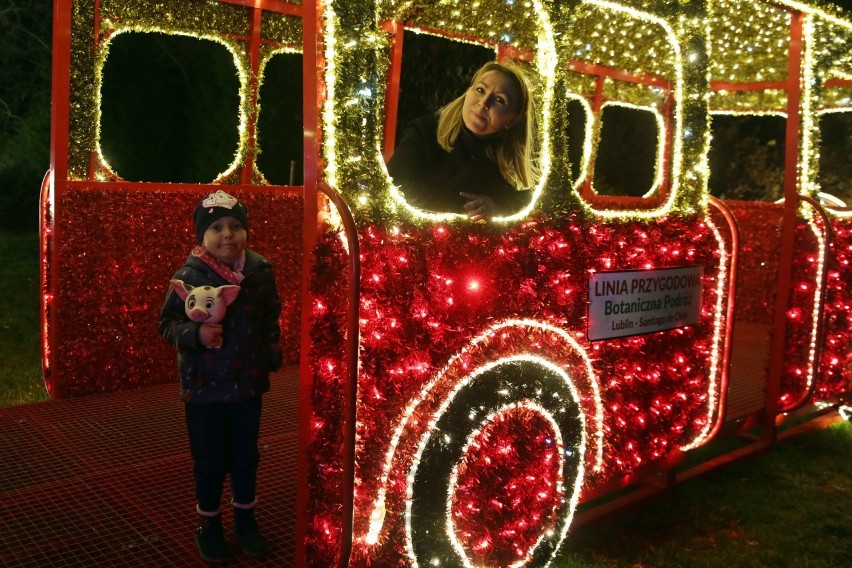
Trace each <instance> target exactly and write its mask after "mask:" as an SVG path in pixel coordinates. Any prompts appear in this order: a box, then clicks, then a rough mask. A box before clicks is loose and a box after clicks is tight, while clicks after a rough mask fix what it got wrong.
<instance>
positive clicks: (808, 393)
mask: <svg viewBox="0 0 852 568" xmlns="http://www.w3.org/2000/svg"><path fill="white" fill-rule="evenodd" d="M796 197H798V200H799V201H800V202H801V201H805V202H807V203H808V204H809V205H810V206H811V207H813V208H814V210H815V211H816V212H817V214H819V216H820V217H821V218H822V224H823V227H824V228H825V253H824V259H823V260H824V262H825V265H826V266H827V264H828V250H829V248H830V247H831V241H832V238H833V236H834V231H833V230H832V228H831V218H830V217H829V216H828V213H827V212H826V210H825V208H823V206H822V205H820V203H819V201H817V200H816V199H814V198H813V197H810V196H808V195H801V194H799V195H797V196H796ZM827 288H828V277H827V276H826V271H825V270H823V273H822V282H821V283H820V295H819V305H817V306H816V308H817V313H819V317H818V318H817V321H816V323H815V324H814V325H815V326H816V330H815V333H814V335H815V336H816V337H815V339H814V341H815V343H816V345H817V346H819V345H821V344H822V328H823V325H822V320H823V317H822V316H823V310H824V308H825V294H826V290H827ZM813 374H814V379H813V380H812V381H811V384H810V385H809V386H808V388H807V389H806V390H805V392H804V394H803V395H802V396H801V397H800V398H799V400H797V401H796V402H794V403H793V404H792V405H791V406H789V407H786V408H784V409H783V412H785V413H786V412H792V411H794V410H796V409H798V408H801V407H802V406H804V405H805V404H806V403H807V402H808V400H810V398H811V397H812V396H813V394H814V391H815V390H816V382H817V380H816V379H817V375H819V347H817V350H816V355H815V359H814V369H813Z"/></svg>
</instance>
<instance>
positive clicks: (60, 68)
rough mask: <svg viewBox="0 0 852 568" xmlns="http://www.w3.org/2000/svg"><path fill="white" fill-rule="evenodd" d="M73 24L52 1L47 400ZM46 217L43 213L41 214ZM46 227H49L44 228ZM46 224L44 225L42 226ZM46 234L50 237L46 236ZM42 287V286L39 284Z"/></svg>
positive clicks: (51, 390) (52, 382)
mask: <svg viewBox="0 0 852 568" xmlns="http://www.w3.org/2000/svg"><path fill="white" fill-rule="evenodd" d="M72 25H73V18H72V11H71V0H56V2H54V3H53V47H52V55H51V57H52V63H51V64H52V72H51V105H50V170H51V172H52V173H53V175H51V176H50V177H51V179H50V180H49V182H48V183H50V184H51V187H50V189H49V191H48V196H49V199H50V203H49V208H50V211H49V215H47V217H48V218H47V220H46V221H47V223H44V222H43V223H42V226H41V236H40V240H41V242H42V244H43V246H42V251H41V252H42V255H43V259H42V260H43V261H46V262H49V265H48V266H45V267H43V269H42V270H43V271H44V272H42V274H44V275H45V277H46V279H47V283H46V286H45V285H43V286H42V289H41V294H42V300H41V302H42V315H41V317H42V318H46V319H47V321H46V322H43V324H42V338H41V341H42V357H43V360H42V369H48V370H49V376H46V377H45V379H47V381H48V383H49V384H46V385H45V386H47V387H48V394H50V398H52V399H55V398H60V397H61V396H62V385H61V377H59V376H58V375H57V370H56V365H54V362H55V361H56V353H57V349H58V347H59V331H60V330H59V317H58V316H57V314H58V311H59V310H58V308H59V303H60V301H61V300H60V297H59V294H58V293H57V291H58V282H59V281H60V276H61V274H62V266H61V264H60V262H61V255H60V254H58V252H59V251H57V250H56V249H55V247H56V243H57V242H60V240H59V239H60V233H61V231H62V229H61V227H59V224H58V223H57V222H56V204H57V202H59V201H61V199H62V196H63V193H64V190H65V187H66V184H67V181H68V146H69V139H70V136H69V132H68V130H69V128H70V108H71V28H72ZM41 214H42V216H43V217H44V216H46V215H45V212H42V213H41ZM48 224H49V225H48ZM46 225H48V226H46ZM48 231H50V234H49V235H48ZM43 284H44V283H43ZM46 288H48V289H46Z"/></svg>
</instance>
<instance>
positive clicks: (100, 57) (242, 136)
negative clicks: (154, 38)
mask: <svg viewBox="0 0 852 568" xmlns="http://www.w3.org/2000/svg"><path fill="white" fill-rule="evenodd" d="M128 32H135V33H143V34H149V33H160V34H164V35H173V36H183V37H191V38H193V39H199V40H209V41H212V42H215V43H218V44H220V45H222V46H224V47H225V48H226V49H227V50H228V53H230V54H231V57H232V58H233V60H234V67H235V68H236V70H237V77H238V79H239V83H240V88H239V104H238V105H237V108H238V118H239V123H238V126H237V132H238V139H239V143H238V144H237V150H236V152H235V154H234V158H233V160H232V161H231V163H230V164H229V165H228V167H227V168H226V169H225V171H223V172H221V173H220V174H218V175H217V176H216V177H215V179H214V180H213V181H212V182H211V183H218V182H221V181H222V180H223V179H225V178H227V177H228V176H229V175H231V174H232V173H234V172H235V171H236V170H237V168H239V166H240V163H241V162H242V158H243V156H244V155H245V152H246V148H247V146H248V140H247V138H248V113H247V111H246V108H247V106H248V100H249V78H248V75H249V74H248V71H247V70H246V62H245V61H244V60H243V57H241V56H240V52H241V50H240V48H239V45H238V44H237V43H236V42H231V41H228V40H227V39H226V38H225V37H223V36H217V35H211V34H198V33H191V32H185V31H181V30H172V29H167V28H161V27H157V26H141V25H125V26H119V27H115V28H113V29H111V33H110V34H109V36H107V37H106V38H105V39H104V41H103V42H102V43H100V44H99V49H98V52H97V62H96V65H95V83H96V85H95V109H94V111H95V140H94V143H95V154H96V155H97V159H98V164H100V166H101V168H103V170H105V171H107V172H109V173H110V174H111V175H112V176H114V177H116V178H118V177H119V176H118V175H117V174H116V172H115V170H114V169H113V167H112V166H111V165H110V164H109V161H108V160H107V159H106V156H104V155H103V151H102V149H101V96H102V95H101V89H102V87H103V68H104V65H105V64H106V60H107V57H108V56H109V46H110V44H111V43H112V41H113V40H114V39H115V38H116V37H118V36H119V35H121V34H124V33H128ZM96 179H98V180H99V181H105V180H106V179H107V178H106V177H104V174H103V173H102V172H100V171H99V172H96Z"/></svg>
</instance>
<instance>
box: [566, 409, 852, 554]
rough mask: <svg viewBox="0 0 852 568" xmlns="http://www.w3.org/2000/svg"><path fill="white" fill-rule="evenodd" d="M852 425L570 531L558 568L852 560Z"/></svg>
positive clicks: (789, 443) (791, 443)
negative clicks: (612, 516) (613, 516)
mask: <svg viewBox="0 0 852 568" xmlns="http://www.w3.org/2000/svg"><path fill="white" fill-rule="evenodd" d="M850 465H852V423H850V422H840V423H837V424H834V425H833V426H830V427H829V428H826V429H824V430H819V431H816V432H811V433H808V434H803V435H800V436H797V437H794V438H790V439H787V440H784V441H782V442H779V443H778V444H776V445H775V446H773V447H772V448H771V449H770V450H769V451H768V452H766V453H763V454H760V455H757V456H754V457H750V458H747V459H745V460H743V461H739V462H735V463H733V464H729V465H727V466H725V467H722V468H720V469H717V470H714V471H712V472H710V473H707V474H704V475H702V476H699V477H697V478H693V479H691V480H689V481H688V482H686V483H683V484H680V485H678V486H677V487H676V488H675V490H674V491H673V492H672V493H670V494H667V495H665V496H663V497H660V498H658V499H655V500H652V501H648V502H646V503H645V504H644V505H642V506H640V507H639V508H637V509H636V510H633V511H630V512H627V513H625V514H623V515H620V516H616V517H615V518H610V519H607V520H604V521H601V522H596V523H594V524H589V525H585V526H582V527H579V528H576V529H573V530H571V531H570V532H569V535H568V538H567V540H566V542H565V543H564V544H563V547H562V549H561V553H560V555H559V557H558V560H557V561H556V562H554V563H553V566H554V567H555V568H592V567H628V566H630V567H645V568H650V567H655V568H656V567H659V568H665V567H670V568H682V567H683V568H701V567H706V568H711V567H712V568H723V567H724V568H739V567H743V568H752V567H754V568H759V567H767V568H769V567H772V568H775V567H777V568H782V567H783V568H788V567H789V568H798V567H808V568H823V567H824V568H829V567H837V568H847V567H849V566H852V477H851V476H850Z"/></svg>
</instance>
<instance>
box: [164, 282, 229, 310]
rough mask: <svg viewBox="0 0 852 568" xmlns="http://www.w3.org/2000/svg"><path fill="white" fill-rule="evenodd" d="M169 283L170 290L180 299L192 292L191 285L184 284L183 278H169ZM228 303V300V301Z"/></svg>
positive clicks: (184, 298)
mask: <svg viewBox="0 0 852 568" xmlns="http://www.w3.org/2000/svg"><path fill="white" fill-rule="evenodd" d="M169 283H170V284H171V286H172V290H174V291H175V292H176V293H177V295H178V297H179V298H180V299H181V300H184V301H186V297H187V296H189V293H190V292H192V288H193V287H192V286H191V285H189V284H184V283H183V280H169ZM228 303H229V304H230V302H228Z"/></svg>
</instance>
